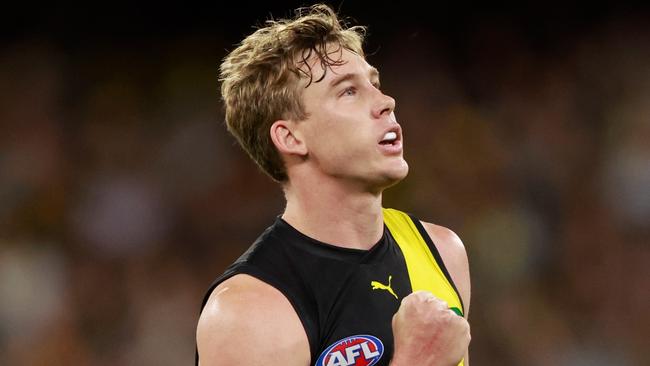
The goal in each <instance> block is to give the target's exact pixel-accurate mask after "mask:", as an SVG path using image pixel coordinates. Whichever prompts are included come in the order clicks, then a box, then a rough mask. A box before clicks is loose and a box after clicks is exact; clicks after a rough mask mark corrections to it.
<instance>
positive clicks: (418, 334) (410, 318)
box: [391, 291, 472, 366]
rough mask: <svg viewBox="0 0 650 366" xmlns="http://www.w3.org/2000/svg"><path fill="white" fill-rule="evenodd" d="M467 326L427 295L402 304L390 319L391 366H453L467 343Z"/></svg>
mask: <svg viewBox="0 0 650 366" xmlns="http://www.w3.org/2000/svg"><path fill="white" fill-rule="evenodd" d="M471 338H472V337H471V335H470V330H469V323H468V322H467V320H465V318H463V317H460V316H458V315H456V313H454V312H453V311H452V310H450V309H449V308H448V305H447V303H446V302H445V301H442V300H440V299H438V298H436V297H435V296H433V294H431V293H430V292H428V291H417V292H414V293H412V294H410V295H408V296H406V297H405V298H404V299H403V300H402V304H401V305H400V308H399V310H398V311H397V313H395V315H394V316H393V339H394V344H395V351H394V353H393V359H392V361H391V366H403V365H404V366H407V365H419V366H456V365H458V363H459V362H460V360H461V359H462V358H463V356H464V355H465V352H466V351H467V347H468V345H469V342H470V340H471Z"/></svg>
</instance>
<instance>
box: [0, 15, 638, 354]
mask: <svg viewBox="0 0 650 366" xmlns="http://www.w3.org/2000/svg"><path fill="white" fill-rule="evenodd" d="M370 26H371V28H370V29H371V30H372V25H370ZM371 36H372V35H371ZM374 41H375V42H380V43H381V47H380V49H378V50H376V52H373V53H372V54H371V55H370V56H369V61H370V62H371V63H373V64H374V65H375V66H377V67H378V68H379V70H380V72H381V73H382V85H383V89H385V92H386V93H388V94H390V95H392V96H393V97H395V98H396V100H397V108H396V114H397V118H398V121H399V122H400V123H401V124H402V127H403V129H404V134H405V151H406V158H407V161H409V164H410V166H411V172H410V174H409V176H408V177H407V178H406V180H405V181H403V182H402V183H401V184H399V185H397V186H395V187H394V188H391V189H390V190H389V191H387V192H386V193H385V205H386V206H387V207H396V208H400V209H402V210H405V211H409V212H411V213H414V214H415V215H417V216H419V217H420V218H422V219H423V220H426V221H430V222H435V223H438V224H441V225H444V226H447V227H449V228H451V229H452V230H454V231H455V232H456V233H457V234H458V235H459V236H460V237H461V238H462V239H463V241H464V243H465V246H466V248H467V250H468V255H469V259H470V268H471V275H472V287H473V293H472V302H471V310H470V323H471V325H472V335H473V341H472V344H471V347H470V359H471V360H472V362H471V363H472V364H475V365H530V366H537V365H540V366H541V365H555V366H564V365H566V366H568V365H571V366H582V365H585V366H586V365H589V366H599V365H609V366H615V365H620V366H627V365H642V364H645V365H647V364H650V352H649V351H648V339H650V315H649V313H648V312H647V310H648V309H649V305H650V292H649V289H650V242H649V237H650V26H648V25H647V23H643V22H634V21H630V19H627V18H626V19H613V20H611V21H609V22H606V23H603V24H600V25H599V26H598V27H596V28H593V29H591V30H590V31H588V32H574V33H570V34H567V35H566V37H559V38H557V39H554V40H553V42H550V43H549V42H546V43H544V42H541V43H540V42H536V41H535V40H534V39H531V38H527V37H525V36H524V35H522V34H521V32H519V31H518V29H517V28H515V27H508V26H507V25H504V24H500V23H497V22H493V23H490V22H486V23H484V24H477V25H476V29H475V30H474V31H473V32H468V33H467V34H466V39H463V40H462V41H463V43H462V45H461V46H459V45H457V44H456V45H451V44H450V42H449V41H448V40H446V39H442V38H440V37H437V36H436V35H435V34H434V33H427V32H412V31H411V30H409V29H401V30H395V31H394V33H393V35H392V36H390V37H386V38H382V39H381V40H377V39H375V40H374ZM231 48H232V44H229V43H228V42H227V41H226V40H224V39H220V38H219V37H218V36H214V35H194V36H185V37H176V38H170V39H145V38H142V39H139V38H134V39H128V40H124V39H122V40H120V42H115V43H112V42H111V41H110V40H99V41H97V42H96V43H92V44H87V45H83V46H78V47H72V48H71V47H66V46H65V45H62V44H60V43H57V42H53V41H49V40H48V39H47V38H40V37H32V38H24V39H19V40H14V41H12V42H9V43H6V44H3V45H2V47H0V131H1V133H0V364H1V365H180V364H189V363H191V362H193V357H194V332H195V329H196V323H197V320H198V315H199V307H200V302H201V300H202V297H203V294H204V291H205V290H206V289H207V287H208V285H209V284H210V282H211V281H212V280H213V278H214V277H216V276H217V275H218V274H220V273H221V272H222V271H223V269H224V268H225V267H226V266H227V265H228V264H229V263H230V262H231V261H233V260H234V259H235V258H237V257H238V256H239V255H240V254H241V253H242V252H243V251H244V250H245V249H246V248H247V247H248V245H250V244H251V243H252V241H253V240H254V239H255V238H256V237H257V235H258V234H259V233H261V231H262V230H263V229H264V228H265V227H266V226H268V225H270V224H271V223H272V222H273V220H274V218H275V216H276V215H278V214H280V213H281V212H282V209H283V197H282V192H281V190H280V188H279V187H277V186H276V185H275V184H274V183H273V182H272V181H271V180H270V179H268V178H266V176H264V175H263V174H262V173H261V172H259V171H258V170H257V168H256V167H255V165H254V164H253V163H252V162H251V161H250V160H249V159H248V157H247V156H245V154H244V153H243V152H242V151H241V149H240V148H239V147H238V146H236V144H235V142H234V139H232V138H231V137H230V136H229V135H228V134H227V132H226V129H225V127H224V125H223V111H222V107H221V104H220V100H219V94H218V83H217V65H218V63H219V60H220V59H221V58H222V57H223V56H224V50H226V49H231Z"/></svg>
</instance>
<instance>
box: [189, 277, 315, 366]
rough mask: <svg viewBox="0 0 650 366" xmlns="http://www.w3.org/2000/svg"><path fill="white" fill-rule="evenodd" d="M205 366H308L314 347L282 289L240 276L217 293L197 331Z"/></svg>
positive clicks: (225, 283) (211, 298) (198, 343)
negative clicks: (311, 345)
mask: <svg viewBox="0 0 650 366" xmlns="http://www.w3.org/2000/svg"><path fill="white" fill-rule="evenodd" d="M196 340H197V347H198V352H199V360H200V365H201V366H222V365H224V366H225V365H234V366H236V365H269V366H274V365H277V366H281V365H282V366H308V365H309V363H310V352H309V342H308V340H307V335H306V334H305V331H304V328H303V326H302V323H301V322H300V319H299V318H298V315H297V314H296V312H295V311H294V309H293V307H292V306H291V304H290V303H289V301H288V300H287V298H286V297H285V296H284V295H282V293H280V292H279V291H278V290H277V289H275V288H273V287H271V286H270V285H268V284H266V283H264V282H262V281H260V280H258V279H256V278H254V277H251V276H248V275H236V276H234V277H232V278H230V279H228V280H226V281H224V282H223V283H221V284H220V285H219V286H217V288H215V289H214V291H213V292H212V294H211V295H210V298H209V299H208V302H207V304H206V306H205V308H204V309H203V312H202V313H201V317H200V318H199V323H198V326H197V331H196Z"/></svg>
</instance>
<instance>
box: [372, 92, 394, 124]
mask: <svg viewBox="0 0 650 366" xmlns="http://www.w3.org/2000/svg"><path fill="white" fill-rule="evenodd" d="M377 93H379V97H378V101H377V105H376V106H375V108H373V110H372V116H373V117H374V118H381V117H382V116H383V115H389V114H391V113H393V111H394V110H395V99H393V98H392V97H391V96H388V95H386V94H384V93H382V92H381V90H377Z"/></svg>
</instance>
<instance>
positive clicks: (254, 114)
mask: <svg viewBox="0 0 650 366" xmlns="http://www.w3.org/2000/svg"><path fill="white" fill-rule="evenodd" d="M364 36H365V28H364V27H361V26H354V27H349V28H348V27H347V25H346V24H345V22H344V21H341V20H339V18H338V17H337V15H336V13H335V12H334V11H333V10H332V9H331V8H329V7H328V6H326V5H322V4H318V5H313V6H311V7H309V8H300V9H297V10H296V15H295V17H294V18H293V19H282V20H278V21H275V20H269V21H267V22H266V26H265V27H263V28H259V29H257V30H256V31H255V32H254V33H252V34H251V35H249V36H248V37H246V38H245V39H244V40H243V41H242V42H241V44H239V46H238V47H237V48H236V49H235V50H233V51H232V52H231V53H230V54H228V55H227V56H226V57H225V59H224V61H223V63H222V64H221V68H220V72H221V73H220V78H219V79H220V81H221V95H222V98H223V101H224V104H225V109H226V125H227V128H228V131H230V133H232V134H233V135H234V136H235V138H236V139H237V141H238V142H239V143H240V144H241V146H242V147H243V148H244V150H245V151H246V152H247V153H248V154H249V155H250V156H251V158H253V160H254V161H255V162H256V163H257V164H258V165H259V166H260V168H261V169H262V170H263V171H264V172H265V173H267V174H268V175H269V176H270V177H271V178H273V179H274V180H276V181H278V182H284V181H287V180H288V177H287V172H286V167H285V165H284V162H283V161H282V158H281V157H280V154H279V152H278V150H277V149H276V148H275V146H274V144H273V142H272V141H271V137H270V128H271V125H272V124H273V122H275V121H277V120H279V119H292V120H296V121H301V120H304V119H305V118H307V112H306V110H305V108H304V105H303V103H302V88H300V80H301V78H306V79H307V81H308V83H307V86H308V85H309V84H310V83H311V82H319V81H320V80H322V79H323V78H324V77H325V73H323V74H322V75H320V77H318V78H316V79H315V77H314V75H313V74H312V72H311V68H310V67H309V64H308V63H307V60H308V59H310V58H311V57H317V59H318V61H320V65H321V66H322V68H323V70H325V72H327V69H328V68H329V67H331V66H332V65H339V64H341V61H340V59H332V58H330V56H329V54H328V52H327V47H328V45H331V44H334V45H337V46H338V47H339V50H340V49H341V47H342V48H345V49H348V50H350V51H352V52H355V53H357V54H359V55H360V56H362V57H364V54H363V49H362V44H363V40H364ZM330 53H331V51H330ZM314 79H315V80H314Z"/></svg>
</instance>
